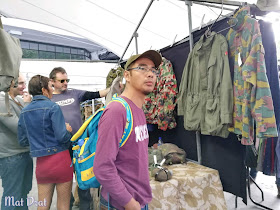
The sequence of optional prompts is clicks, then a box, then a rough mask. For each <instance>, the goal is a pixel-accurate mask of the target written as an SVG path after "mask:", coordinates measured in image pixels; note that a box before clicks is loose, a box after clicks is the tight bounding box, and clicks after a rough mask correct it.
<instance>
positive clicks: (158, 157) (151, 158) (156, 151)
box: [148, 147, 163, 166]
mask: <svg viewBox="0 0 280 210" xmlns="http://www.w3.org/2000/svg"><path fill="white" fill-rule="evenodd" d="M148 153H149V166H152V165H153V164H156V163H160V162H161V161H162V159H163V156H162V152H161V150H159V149H154V148H151V147H149V148H148ZM154 155H155V156H156V160H157V162H156V163H155V162H154V160H155V157H154Z"/></svg>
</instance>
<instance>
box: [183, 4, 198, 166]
mask: <svg viewBox="0 0 280 210" xmlns="http://www.w3.org/2000/svg"><path fill="white" fill-rule="evenodd" d="M185 3H186V5H187V6H188V22H189V33H190V35H189V40H190V52H191V51H192V48H193V35H192V1H189V0H185ZM195 139H196V151H197V162H198V163H199V164H201V142H200V133H199V131H196V133H195Z"/></svg>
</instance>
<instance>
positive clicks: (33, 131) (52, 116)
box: [18, 95, 72, 157]
mask: <svg viewBox="0 0 280 210" xmlns="http://www.w3.org/2000/svg"><path fill="white" fill-rule="evenodd" d="M71 136H72V135H71V133H69V132H68V131H67V130H66V126H65V121H64V117H63V114H62V111H61V109H60V107H59V105H57V104H56V103H54V102H52V101H51V100H50V99H48V98H47V97H45V96H43V95H36V96H34V97H33V100H32V101H31V103H30V104H29V105H28V106H26V107H25V108H23V109H22V112H21V114H20V118H19V122H18V141H19V144H20V145H21V146H30V154H31V156H32V157H42V156H47V155H52V154H55V153H58V152H61V151H64V150H67V149H68V147H69V145H70V138H71Z"/></svg>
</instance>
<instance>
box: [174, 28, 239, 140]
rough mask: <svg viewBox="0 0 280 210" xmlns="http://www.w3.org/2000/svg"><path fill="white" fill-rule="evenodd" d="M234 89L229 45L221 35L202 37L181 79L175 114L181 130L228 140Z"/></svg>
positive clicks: (189, 57) (212, 34)
mask: <svg viewBox="0 0 280 210" xmlns="http://www.w3.org/2000/svg"><path fill="white" fill-rule="evenodd" d="M232 101H233V90H232V81H231V76H230V69H229V61H228V44H227V40H226V38H225V37H224V36H223V35H221V34H216V33H215V32H212V33H211V35H210V37H208V38H206V37H205V35H203V36H201V38H200V40H199V41H198V42H197V43H196V44H195V46H194V48H193V50H192V51H191V52H190V54H189V56H188V59H187V62H186V65H185V67H184V72H183V75H182V79H181V84H180V89H179V96H178V115H183V116H184V128H185V129H186V130H191V131H201V134H204V135H212V136H220V137H223V138H227V137H228V135H229V131H228V127H229V124H230V123H232V111H233V103H232Z"/></svg>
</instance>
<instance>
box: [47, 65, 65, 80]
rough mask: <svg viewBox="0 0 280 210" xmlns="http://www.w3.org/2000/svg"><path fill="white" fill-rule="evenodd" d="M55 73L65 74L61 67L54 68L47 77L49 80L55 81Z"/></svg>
mask: <svg viewBox="0 0 280 210" xmlns="http://www.w3.org/2000/svg"><path fill="white" fill-rule="evenodd" d="M57 73H61V74H67V73H66V71H65V69H64V68H62V67H55V68H54V69H53V70H52V71H51V73H50V75H49V78H50V79H55V76H56V74H57Z"/></svg>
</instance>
